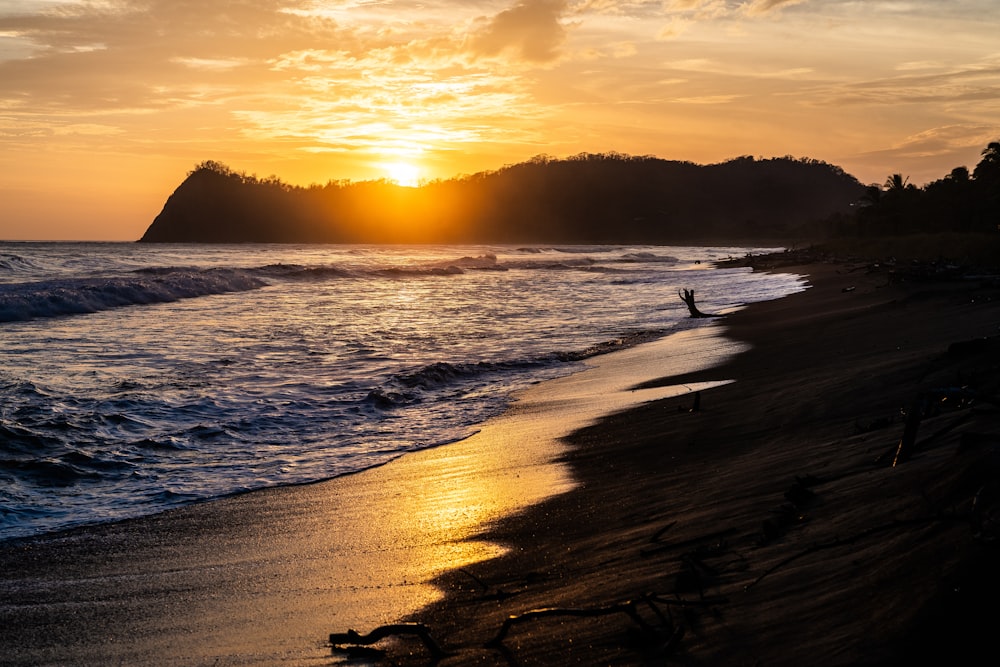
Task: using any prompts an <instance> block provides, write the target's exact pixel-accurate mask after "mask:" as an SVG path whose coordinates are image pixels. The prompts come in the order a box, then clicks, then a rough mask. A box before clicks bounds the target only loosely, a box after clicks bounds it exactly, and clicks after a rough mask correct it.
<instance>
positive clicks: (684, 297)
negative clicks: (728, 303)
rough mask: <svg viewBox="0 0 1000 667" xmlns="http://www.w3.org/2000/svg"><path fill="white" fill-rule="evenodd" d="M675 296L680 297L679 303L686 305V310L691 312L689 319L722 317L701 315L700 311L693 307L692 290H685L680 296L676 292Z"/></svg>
mask: <svg viewBox="0 0 1000 667" xmlns="http://www.w3.org/2000/svg"><path fill="white" fill-rule="evenodd" d="M677 296H679V297H680V299H681V301H683V302H684V303H685V304H687V307H688V310H689V311H690V312H691V317H722V315H712V314H709V313H703V312H701V311H700V310H698V306H697V305H695V302H694V290H693V289H685V290H684V293H683V294H681V293H680V292H679V291H678V292H677Z"/></svg>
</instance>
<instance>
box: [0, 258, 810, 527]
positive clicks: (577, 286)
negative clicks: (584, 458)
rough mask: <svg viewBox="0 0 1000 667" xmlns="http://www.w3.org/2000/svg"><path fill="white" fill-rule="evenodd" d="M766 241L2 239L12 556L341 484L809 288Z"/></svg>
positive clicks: (0, 462) (3, 457) (4, 473)
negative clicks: (589, 369) (292, 489)
mask: <svg viewBox="0 0 1000 667" xmlns="http://www.w3.org/2000/svg"><path fill="white" fill-rule="evenodd" d="M768 250H774V249H765V248H745V247H738V248H735V247H715V248H704V247H645V246H644V247H624V246H607V247H596V246H565V247H513V246H434V247H427V246H417V247H399V246H333V245H309V246H286V245H231V246H229V245H227V246H216V245H208V246H205V245H146V244H135V243H3V244H0V360H2V361H0V539H9V538H12V537H20V536H28V535H33V534H39V533H42V532H46V531H51V530H57V529H61V528H66V527H70V526H74V525H80V524H85V523H92V522H100V521H109V520H116V519H121V518H126V517H132V516H138V515H143V514H149V513H153V512H157V511H160V510H163V509H166V508H169V507H172V506H176V505H179V504H183V503H188V502H193V501H197V500H203V499H208V498H213V497H218V496H223V495H227V494H232V493H236V492H240V491H245V490H250V489H254V488H260V487H265V486H274V485H286V484H296V483H303V482H309V481H315V480H319V479H326V478H330V477H335V476H338V475H343V474H347V473H351V472H356V471H359V470H362V469H365V468H369V467H372V466H377V465H380V464H383V463H385V462H387V461H389V460H391V459H393V458H395V457H398V456H400V455H402V454H404V453H405V452H408V451H411V450H416V449H421V448H427V447H433V446H436V445H440V444H443V443H447V442H451V441H455V440H458V439H461V438H463V437H465V436H468V435H469V434H471V433H473V432H474V431H475V429H476V425H477V424H479V423H482V422H483V421H484V420H486V419H487V418H489V417H490V416H492V415H496V414H498V413H499V412H501V411H502V410H503V409H504V408H505V406H506V405H507V404H508V403H509V402H510V400H511V397H512V394H514V393H515V392H517V390H519V389H522V388H524V387H526V386H528V385H530V384H532V383H536V382H539V381H540V380H544V379H547V378H553V377H556V376H560V375H566V374H568V373H571V372H573V371H574V370H577V369H579V368H581V366H582V364H583V363H584V362H585V360H586V359H587V358H588V357H591V356H593V355H595V354H600V353H602V352H607V351H611V350H615V349H619V348H621V347H624V346H629V345H634V344H636V343H638V342H642V341H646V340H650V339H652V338H657V337H661V336H664V335H666V334H668V333H671V332H674V331H677V330H679V329H683V328H685V327H692V326H703V325H705V323H706V322H707V321H706V320H694V319H690V318H689V317H688V312H687V309H686V307H685V306H684V304H683V303H682V302H681V300H680V299H679V298H678V294H677V292H678V290H679V289H681V288H687V289H694V290H695V293H696V296H697V298H698V303H699V307H700V308H701V309H702V310H704V311H706V312H726V311H730V310H732V309H734V308H737V307H739V306H742V305H744V304H748V303H752V302H754V301H761V300H767V299H774V298H778V297H781V296H784V295H786V294H790V293H792V292H796V291H799V290H801V289H803V288H804V286H803V282H802V280H801V278H800V277H798V276H794V275H789V274H766V273H753V272H752V271H750V270H749V269H743V268H717V267H716V266H715V264H714V263H715V262H717V261H719V260H721V259H725V258H727V257H732V256H742V255H744V254H745V253H747V252H751V253H758V252H764V251H768Z"/></svg>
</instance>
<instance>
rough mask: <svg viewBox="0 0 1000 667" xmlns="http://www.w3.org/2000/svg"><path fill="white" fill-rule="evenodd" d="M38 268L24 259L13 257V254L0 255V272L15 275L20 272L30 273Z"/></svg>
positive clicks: (17, 256) (18, 256)
mask: <svg viewBox="0 0 1000 667" xmlns="http://www.w3.org/2000/svg"><path fill="white" fill-rule="evenodd" d="M37 268H38V266H37V265H36V264H35V263H34V262H32V261H31V260H30V259H28V258H26V257H22V256H20V255H15V254H14V253H8V252H4V253H0V271H9V272H11V273H17V272H20V271H31V270H34V269H37Z"/></svg>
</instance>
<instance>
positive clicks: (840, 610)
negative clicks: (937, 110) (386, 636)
mask: <svg viewBox="0 0 1000 667" xmlns="http://www.w3.org/2000/svg"><path fill="white" fill-rule="evenodd" d="M790 261H791V260H790ZM800 261H801V260H800ZM755 268H756V269H757V270H769V269H779V270H781V271H783V272H790V273H801V274H805V275H808V276H809V278H810V283H811V284H812V287H811V288H810V289H808V290H807V291H805V292H802V293H799V294H794V295H792V296H788V297H785V298H783V299H779V300H776V301H771V302H766V303H758V304H754V305H752V306H750V307H748V308H746V309H744V310H742V311H740V312H736V313H732V314H728V315H726V316H725V317H724V318H720V319H719V320H717V321H716V323H714V324H713V325H712V326H711V327H708V328H706V329H704V331H710V332H711V333H710V334H706V335H705V337H704V338H703V339H699V338H698V337H697V336H692V337H691V340H687V341H685V344H687V345H688V347H686V348H685V347H682V346H681V347H679V346H678V345H677V344H674V345H672V346H671V347H670V349H671V350H673V352H672V353H673V354H677V350H682V352H681V354H680V355H679V356H680V357H681V358H682V359H683V358H689V360H690V361H692V363H691V364H690V365H686V364H680V365H674V364H673V363H672V362H671V363H670V364H662V363H655V364H653V363H650V359H648V358H633V359H631V360H630V361H629V362H628V363H625V362H622V363H617V362H614V361H612V362H610V368H611V369H612V372H611V375H610V376H608V377H605V378H603V379H598V380H597V381H596V382H597V385H596V389H595V388H594V387H592V388H591V389H589V390H587V391H586V392H584V393H586V394H587V395H591V396H593V395H594V394H595V393H596V394H597V395H598V396H602V400H601V401H598V403H597V404H596V405H593V406H591V407H590V408H588V410H586V411H583V412H581V413H579V414H577V413H576V411H575V406H577V405H579V404H580V403H581V398H580V397H579V396H577V395H574V394H573V392H572V391H571V390H570V388H571V386H572V382H571V380H570V379H566V380H565V382H564V384H565V386H563V385H561V384H560V383H561V382H563V381H560V380H557V381H554V382H551V383H543V384H542V385H539V387H544V389H541V390H540V392H541V393H540V394H539V395H538V396H537V400H535V401H534V402H532V401H531V400H528V401H522V402H520V403H517V404H515V405H514V407H513V409H512V410H511V411H509V412H510V414H511V415H512V416H513V417H515V418H516V419H515V421H517V419H520V422H519V423H520V424H521V426H519V427H518V428H519V429H521V430H505V429H507V424H508V422H505V421H504V419H501V420H498V421H499V423H498V424H494V425H492V426H490V425H486V426H484V428H483V430H482V431H481V432H480V433H479V434H477V436H474V437H473V438H470V439H468V440H465V441H463V442H461V443H456V444H452V445H447V446H444V447H439V448H436V449H432V450H427V451H424V452H418V453H414V454H408V455H406V456H404V457H402V458H400V459H397V460H396V461H393V462H391V463H389V464H387V465H384V466H382V467H379V468H376V469H373V470H369V471H365V472H363V473H359V474H356V475H349V476H346V477H342V478H338V479H336V480H333V481H331V482H323V483H317V484H308V485H300V486H292V487H282V488H275V489H266V490H262V491H256V492H251V493H246V494H240V495H236V496H232V497H228V498H224V499H221V500H216V501H211V502H206V503H200V504H196V505H193V506H190V507H187V508H183V509H180V510H172V511H168V512H164V513H162V514H158V515H155V516H152V517H146V518H142V519H136V520H129V521H123V522H117V523H111V524H106V525H102V526H96V527H89V528H83V529H76V530H70V531H66V532H63V533H57V534H54V535H51V536H47V537H42V538H37V539H29V540H16V541H12V542H9V543H7V544H5V545H3V546H0V572H2V573H3V574H2V575H0V586H2V589H3V591H4V592H3V596H2V600H3V601H2V604H0V622H2V623H3V624H4V626H5V632H4V634H3V639H2V642H0V650H2V651H3V653H4V662H5V663H9V664H18V665H37V664H83V665H86V664H93V665H97V664H150V665H152V664H168V665H169V664H175V665H201V664H205V665H211V664H218V665H227V664H233V665H237V664H290V665H295V664H331V663H334V664H336V663H337V662H340V661H342V660H343V659H344V658H343V657H342V655H341V654H339V653H331V647H330V646H329V643H328V641H327V637H328V635H329V634H330V633H341V632H345V631H347V630H348V629H354V630H357V631H359V632H362V633H364V632H367V631H369V630H371V629H373V628H374V627H376V626H377V625H380V624H385V623H392V622H395V621H399V620H401V617H400V616H399V615H400V610H404V611H405V614H404V615H405V616H406V617H408V618H409V619H410V620H414V621H419V622H421V623H423V624H424V626H426V627H427V628H428V629H429V631H430V632H431V634H432V635H433V636H434V637H435V639H436V640H437V641H438V642H439V643H440V644H441V645H442V646H443V647H444V648H445V650H446V651H447V652H448V653H449V655H448V657H446V658H444V659H443V660H442V661H441V663H440V664H454V665H460V664H649V663H650V662H654V663H655V662H662V661H663V660H665V659H671V660H677V661H679V662H681V663H688V664H762V665H773V664H804V663H812V664H825V665H839V664H892V663H894V662H902V661H904V660H905V659H907V658H908V657H910V656H913V655H923V656H927V655H928V654H929V653H930V652H933V651H939V652H940V653H938V654H937V655H941V656H948V657H950V658H955V659H956V660H957V659H958V658H956V656H958V657H959V658H960V657H961V656H962V655H964V654H963V651H971V650H972V649H973V648H974V647H975V646H976V641H984V640H986V639H988V636H987V635H985V633H982V632H979V627H978V626H977V625H976V623H975V622H974V621H975V617H974V615H973V614H971V613H965V612H971V610H972V609H974V608H975V607H976V599H977V597H976V596H984V597H983V599H988V596H989V595H990V590H991V589H990V587H989V585H992V584H993V583H995V582H990V581H989V577H990V576H992V575H991V574H990V573H989V571H988V570H985V569H984V568H982V567H979V563H980V561H981V560H982V559H983V558H986V557H989V556H990V555H991V554H993V555H995V554H994V552H993V551H992V549H994V548H995V547H993V546H992V545H991V544H989V537H990V535H991V534H990V531H989V530H986V529H984V528H983V527H982V526H980V525H978V524H976V523H975V519H976V518H977V517H979V516H980V514H981V511H980V510H981V509H982V503H981V504H980V509H979V510H977V512H979V513H977V512H973V508H972V499H973V497H974V496H975V495H976V493H977V492H978V491H980V490H981V489H983V488H984V487H988V485H989V483H990V482H991V481H993V480H997V479H1000V473H998V465H1000V462H998V460H997V458H996V456H997V455H996V453H995V451H996V445H997V444H998V443H997V440H998V439H997V436H996V433H997V432H998V431H1000V429H998V428H997V427H998V422H997V416H996V412H995V406H994V405H993V404H992V403H991V402H990V401H991V400H992V398H991V396H995V395H996V389H997V387H996V380H995V378H996V375H997V374H996V372H995V371H996V366H997V354H998V352H997V345H996V344H995V341H984V342H982V343H976V344H972V345H969V346H959V347H958V348H953V351H952V352H951V353H949V346H950V345H951V344H952V343H956V342H963V341H971V340H974V339H982V338H984V337H987V336H995V335H996V333H997V325H998V323H1000V307H998V305H997V304H998V301H997V297H998V296H1000V289H998V288H997V287H995V286H990V283H987V282H984V281H962V282H951V281H930V282H910V281H901V282H899V281H897V282H894V283H893V284H890V280H889V275H890V274H889V273H888V271H887V270H886V269H885V268H884V267H871V266H869V265H868V264H866V263H864V262H847V261H838V262H826V261H821V260H819V259H813V260H812V261H810V262H809V263H808V264H798V265H796V264H790V265H786V266H780V267H776V266H774V265H773V264H765V263H761V264H760V265H759V266H757V267H755ZM698 331H701V329H699V330H698ZM705 346H723V347H724V349H720V350H717V352H718V353H719V354H720V355H721V357H722V358H724V359H725V362H724V363H723V364H721V365H715V366H712V367H706V365H707V364H705V363H701V362H700V361H699V360H698V357H699V355H700V353H701V352H700V348H701V347H705ZM637 349H639V348H637ZM654 349H658V350H663V349H665V348H664V347H661V348H654ZM626 352H629V351H626ZM618 354H622V353H618ZM608 356H609V357H611V356H614V355H608ZM600 363H601V362H598V363H597V365H598V366H600ZM640 371H641V372H640ZM990 371H992V373H991V372H990ZM651 372H652V373H654V374H655V375H656V376H658V377H654V378H650V377H646V375H648V374H649V373H651ZM585 375H586V374H581V375H580V377H583V376H585ZM572 377H575V376H572ZM598 378H600V376H598ZM698 383H705V384H698ZM638 384H641V385H642V387H641V388H640V387H637V386H636V385H638ZM614 385H617V386H616V387H615V386H614ZM604 387H607V390H606V391H605V390H604V389H603V388H604ZM677 387H682V388H683V391H678V390H677V389H676V388H677ZM956 387H959V388H960V387H972V388H973V389H974V393H968V392H965V393H962V392H959V393H957V394H955V395H954V397H952V396H951V395H950V394H949V397H951V398H953V400H951V401H950V402H949V401H942V400H935V401H934V402H933V403H934V405H933V406H931V405H929V404H927V405H924V404H923V403H921V410H922V411H924V412H926V416H924V417H923V418H922V420H921V421H920V424H919V430H918V437H917V438H916V441H915V445H916V446H915V448H914V449H913V452H912V455H910V456H909V457H908V460H906V461H905V462H901V463H900V464H899V465H897V466H895V467H893V466H892V465H891V463H892V459H893V456H894V454H895V451H896V447H897V444H898V443H899V441H900V438H901V435H902V433H903V430H904V421H905V418H904V417H903V416H902V415H901V413H900V410H901V409H905V408H911V407H912V406H913V405H914V404H915V402H916V401H917V399H918V398H919V397H922V396H925V395H931V396H938V394H936V393H933V392H931V393H928V392H929V391H930V390H937V389H944V388H956ZM612 388H614V389H619V390H620V391H614V390H612ZM633 389H634V390H635V391H633ZM690 389H695V390H698V391H695V392H693V391H689V390H690ZM630 394H634V395H633V396H631V397H630V398H627V399H623V400H622V401H621V402H617V399H616V400H612V399H611V397H612V396H625V397H628V396H629V395H630ZM677 394H680V395H677ZM696 395H697V397H698V401H697V409H694V408H695V405H696V404H695V396H696ZM636 403H640V404H641V405H638V406H637V405H635V404H636ZM952 404H954V406H953V405H952ZM532 406H534V408H532ZM536 408H537V409H538V410H539V411H541V412H545V411H546V410H547V414H549V415H555V416H556V418H553V419H549V420H548V421H546V419H543V418H542V417H540V416H539V415H537V414H535V413H533V411H532V410H533V409H536ZM594 411H596V412H598V413H614V414H612V415H611V416H608V417H605V418H603V419H601V420H599V421H598V422H597V423H592V422H593V418H592V413H593V412H594ZM553 423H554V424H555V425H554V426H553V428H552V429H551V430H545V429H541V428H540V427H538V425H539V424H553ZM570 431H573V434H572V435H571V436H569V437H568V438H564V436H566V435H567V434H568V433H569V432H570ZM981 497H984V496H981ZM410 526H419V527H420V530H414V529H411V528H410ZM984 578H985V579H984ZM373 582H386V583H373ZM431 582H433V583H434V584H435V585H431ZM979 583H982V584H983V586H978V585H973V584H979ZM987 584H989V585H987ZM650 595H652V596H653V597H648V596H650ZM643 596H647V597H646V598H645V599H646V600H648V602H641V603H636V608H639V607H641V611H640V614H641V618H642V619H643V624H637V623H636V621H635V619H634V617H632V616H630V615H629V614H627V613H617V612H615V613H610V614H606V615H598V616H595V617H593V618H591V617H587V616H570V615H561V616H560V615H553V616H549V617H543V618H538V619H528V620H526V621H525V622H524V623H522V624H518V625H516V626H513V627H512V629H511V630H510V632H509V634H508V635H507V636H506V637H505V638H504V639H503V641H502V642H501V643H500V645H499V646H496V645H494V646H490V647H487V646H486V644H487V643H488V642H489V640H490V639H492V638H494V637H495V636H496V634H497V632H498V630H499V628H500V627H501V625H502V623H503V621H504V619H505V618H507V617H508V616H510V615H516V614H523V613H525V612H528V611H531V610H538V609H543V608H555V609H562V610H568V609H572V610H590V611H594V610H598V611H599V610H605V609H612V610H614V609H617V608H618V607H622V606H627V605H625V603H627V602H629V601H638V600H641V599H643ZM664 600H670V602H666V601H664ZM630 608H631V607H630ZM959 618H962V619H964V620H963V621H962V622H958V621H957V619H959ZM929 630H931V631H929ZM381 647H382V648H384V649H385V650H386V651H387V654H386V655H387V656H388V659H389V660H392V661H395V662H401V661H402V662H406V661H410V662H413V663H415V664H423V663H426V662H428V661H429V657H428V655H427V653H426V651H425V649H424V647H423V646H421V645H420V643H419V642H415V641H413V640H412V639H405V640H399V641H390V642H388V644H386V643H383V644H382V645H381ZM511 661H513V663H511Z"/></svg>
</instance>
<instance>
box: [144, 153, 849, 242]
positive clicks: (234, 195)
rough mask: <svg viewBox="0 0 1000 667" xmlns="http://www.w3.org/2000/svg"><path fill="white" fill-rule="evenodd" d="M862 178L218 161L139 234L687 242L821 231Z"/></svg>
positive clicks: (588, 161)
mask: <svg viewBox="0 0 1000 667" xmlns="http://www.w3.org/2000/svg"><path fill="white" fill-rule="evenodd" d="M864 193H865V188H864V186H863V185H862V184H861V183H859V182H858V180H857V179H855V178H854V177H853V176H851V175H849V174H847V173H846V172H844V171H843V170H842V169H840V168H839V167H836V166H833V165H830V164H827V163H825V162H821V161H818V160H808V159H794V158H790V157H783V158H769V159H755V158H752V157H741V158H737V159H734V160H730V161H727V162H723V163H719V164H712V165H697V164H693V163H690V162H680V161H669V160H663V159H659V158H655V157H649V156H642V157H635V156H628V155H622V154H618V153H610V154H590V153H584V154H581V155H577V156H574V157H570V158H566V159H553V158H549V157H544V156H540V157H536V158H533V159H532V160H530V161H528V162H523V163H519V164H515V165H509V166H506V167H503V168H501V169H499V170H496V171H488V172H481V173H477V174H474V175H471V176H462V177H458V178H453V179H449V180H439V181H433V182H430V183H427V184H424V185H422V186H420V187H418V188H409V187H402V186H399V185H396V184H394V183H391V182H388V181H384V180H380V181H362V182H345V181H331V182H329V183H327V184H326V185H322V186H320V185H313V186H310V187H298V186H292V185H288V184H286V183H283V182H282V181H281V180H280V179H278V178H276V177H269V178H265V179H260V178H257V177H256V176H248V175H246V174H242V173H237V172H235V171H233V170H232V169H230V168H229V167H227V166H226V165H223V164H221V163H219V162H214V161H208V162H203V163H201V164H199V165H198V166H197V167H196V168H195V169H194V170H192V171H191V172H190V173H189V174H188V176H187V178H186V179H185V180H184V182H183V183H181V185H180V186H179V187H178V188H177V189H176V190H175V191H174V193H173V194H172V195H170V197H169V198H168V199H167V202H166V204H165V205H164V207H163V210H162V211H161V212H160V214H159V215H158V216H157V217H156V219H155V220H154V221H153V223H152V224H151V225H150V226H149V228H148V229H147V230H146V233H145V234H144V235H143V237H142V238H141V239H140V240H141V241H144V242H202V243H240V242H258V243H651V244H656V243H680V242H685V241H707V240H725V239H741V240H742V239H746V240H753V239H773V240H779V239H792V238H804V237H805V238H815V237H817V236H821V235H823V233H824V232H825V231H826V230H827V229H828V228H829V227H830V226H831V225H832V224H834V222H833V221H836V220H838V219H842V218H844V217H845V216H847V215H848V214H849V213H850V211H851V207H852V205H854V204H855V203H856V202H857V201H858V200H859V199H860V198H861V197H862V196H863V195H864Z"/></svg>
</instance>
